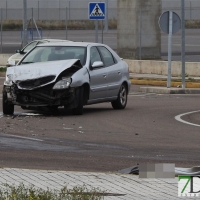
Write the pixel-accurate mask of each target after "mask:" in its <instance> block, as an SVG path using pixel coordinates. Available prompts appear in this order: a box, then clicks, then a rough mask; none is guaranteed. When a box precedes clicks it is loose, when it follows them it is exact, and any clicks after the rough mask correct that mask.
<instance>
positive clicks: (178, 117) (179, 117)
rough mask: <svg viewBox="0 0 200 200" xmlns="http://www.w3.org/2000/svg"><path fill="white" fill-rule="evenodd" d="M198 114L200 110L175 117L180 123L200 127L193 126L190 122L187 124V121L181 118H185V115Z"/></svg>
mask: <svg viewBox="0 0 200 200" xmlns="http://www.w3.org/2000/svg"><path fill="white" fill-rule="evenodd" d="M197 112H200V110H197V111H192V112H187V113H183V114H180V115H177V116H176V117H175V119H176V120H177V121H179V122H182V123H184V124H188V125H191V126H199V127H200V125H199V124H193V123H190V122H187V121H185V120H182V119H181V117H183V116H185V115H189V114H193V113H197Z"/></svg>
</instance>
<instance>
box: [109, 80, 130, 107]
mask: <svg viewBox="0 0 200 200" xmlns="http://www.w3.org/2000/svg"><path fill="white" fill-rule="evenodd" d="M126 103H127V88H126V85H125V84H124V83H123V84H122V85H121V87H120V90H119V93H118V96H117V99H116V100H115V101H112V102H111V104H112V107H113V108H114V109H124V108H125V107H126Z"/></svg>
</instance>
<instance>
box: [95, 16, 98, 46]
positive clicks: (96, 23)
mask: <svg viewBox="0 0 200 200" xmlns="http://www.w3.org/2000/svg"><path fill="white" fill-rule="evenodd" d="M95 42H96V43H98V20H96V21H95Z"/></svg>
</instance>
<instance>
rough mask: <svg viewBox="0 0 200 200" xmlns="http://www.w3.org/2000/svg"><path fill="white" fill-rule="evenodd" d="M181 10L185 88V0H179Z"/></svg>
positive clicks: (183, 81) (183, 80)
mask: <svg viewBox="0 0 200 200" xmlns="http://www.w3.org/2000/svg"><path fill="white" fill-rule="evenodd" d="M181 10H182V20H181V22H182V24H181V28H182V36H181V37H182V53H181V61H182V88H183V89H185V0H181Z"/></svg>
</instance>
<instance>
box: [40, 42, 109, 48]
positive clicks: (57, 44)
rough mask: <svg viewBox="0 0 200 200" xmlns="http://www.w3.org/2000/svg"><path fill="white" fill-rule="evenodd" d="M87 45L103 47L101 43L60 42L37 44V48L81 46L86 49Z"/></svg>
mask: <svg viewBox="0 0 200 200" xmlns="http://www.w3.org/2000/svg"><path fill="white" fill-rule="evenodd" d="M88 45H92V46H95V45H98V46H105V45H103V44H101V43H92V42H70V41H69V42H62V43H57V42H55V43H53V42H51V43H44V44H39V45H37V46H82V47H87V46H88Z"/></svg>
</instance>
